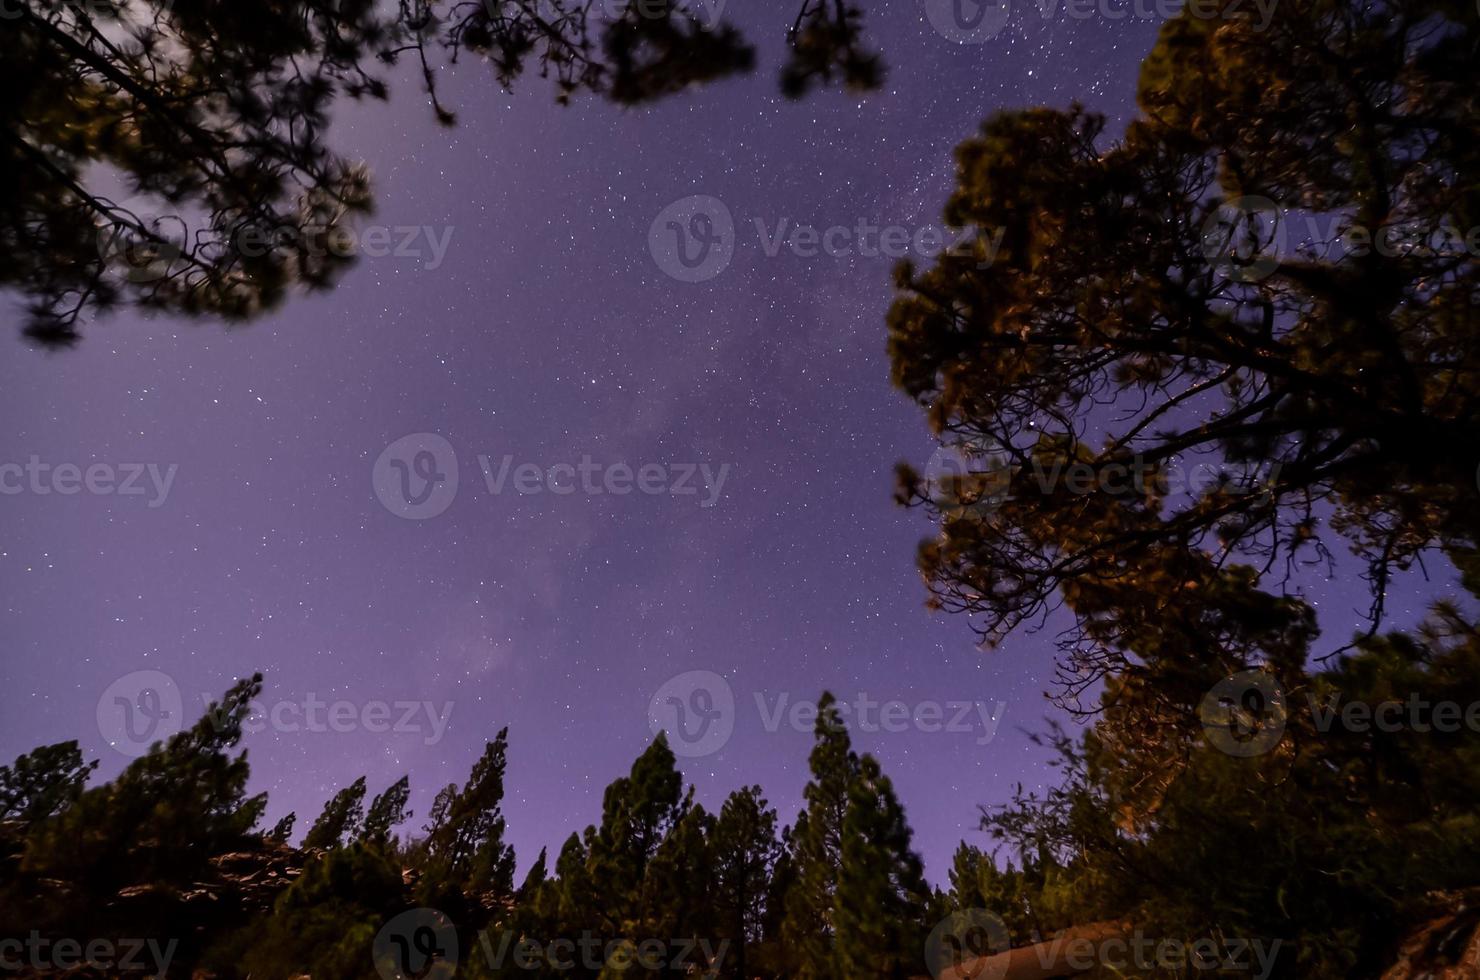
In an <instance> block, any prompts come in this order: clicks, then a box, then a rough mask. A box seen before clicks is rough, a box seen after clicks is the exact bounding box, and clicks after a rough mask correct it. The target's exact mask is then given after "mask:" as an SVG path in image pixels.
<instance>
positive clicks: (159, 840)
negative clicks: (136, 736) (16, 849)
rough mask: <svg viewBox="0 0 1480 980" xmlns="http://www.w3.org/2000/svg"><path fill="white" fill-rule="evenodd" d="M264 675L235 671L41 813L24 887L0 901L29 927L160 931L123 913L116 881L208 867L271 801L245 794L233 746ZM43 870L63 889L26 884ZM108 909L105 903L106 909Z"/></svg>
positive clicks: (177, 875)
mask: <svg viewBox="0 0 1480 980" xmlns="http://www.w3.org/2000/svg"><path fill="white" fill-rule="evenodd" d="M261 690H262V675H261V674H255V675H253V676H252V677H251V678H249V679H246V680H241V681H238V682H237V683H236V684H234V685H232V687H231V688H230V689H229V690H228V691H227V692H226V694H225V696H224V697H223V698H222V699H221V700H220V701H218V702H212V703H211V704H210V705H209V706H207V708H206V710H205V713H204V714H203V715H202V717H201V718H200V719H199V720H197V721H196V723H195V724H194V725H192V726H191V727H190V728H187V729H185V730H183V731H180V732H177V733H176V734H174V735H172V736H171V737H170V738H169V739H168V740H166V741H165V742H162V743H156V744H155V745H153V746H151V747H150V749H149V752H148V753H147V754H145V755H144V756H142V757H140V758H138V759H135V760H134V761H133V762H131V763H130V764H129V765H128V766H127V768H125V769H124V770H123V772H122V773H120V774H119V775H118V777H117V778H116V779H114V780H113V781H112V782H110V783H105V784H103V785H101V786H98V787H95V788H93V789H89V790H86V791H85V792H83V793H82V795H81V796H79V797H78V798H77V800H76V802H74V803H73V804H72V805H71V806H69V807H67V808H66V809H64V810H62V811H61V812H60V813H58V814H56V815H55V816H53V817H51V818H50V819H46V820H42V821H39V822H38V823H37V824H36V825H35V827H34V830H33V831H32V833H31V835H30V837H29V839H28V841H27V843H26V854H25V859H24V863H23V866H22V873H23V875H24V876H25V877H24V880H23V881H21V882H18V883H16V887H17V888H18V889H19V890H20V892H21V893H24V894H26V895H29V896H31V897H32V898H35V897H38V896H39V901H37V902H36V904H35V905H34V906H33V905H32V904H31V902H30V901H29V900H27V899H25V898H22V899H21V900H20V901H15V900H12V901H10V902H8V903H6V904H7V907H6V908H4V909H0V912H3V914H4V916H5V917H7V918H9V917H20V918H21V919H22V920H23V921H25V922H27V923H28V926H27V928H38V929H42V930H45V929H46V928H48V927H50V926H52V925H58V924H60V925H65V924H66V923H75V922H80V921H81V922H87V921H90V922H98V923H100V922H102V921H105V916H106V917H107V918H109V919H111V920H114V921H115V922H118V923H120V924H119V925H118V929H119V930H120V931H119V932H118V933H117V934H120V935H139V936H147V935H165V933H163V932H148V931H135V930H147V929H156V930H157V929H163V928H165V924H164V923H163V922H160V921H126V920H127V917H128V915H129V914H130V913H129V912H128V911H127V910H126V909H120V908H118V907H117V906H116V903H115V902H114V900H115V897H116V896H117V895H118V892H119V890H120V889H122V888H125V887H128V886H132V885H149V886H151V887H155V888H159V889H162V890H164V891H169V890H171V889H178V888H184V887H185V886H187V885H188V884H189V883H190V882H193V881H198V880H201V879H202V878H203V877H209V876H210V874H211V871H210V859H211V858H212V857H213V856H215V855H217V854H222V853H225V852H226V851H228V850H231V849H236V848H240V847H243V846H245V845H246V844H247V843H248V840H249V834H250V832H251V830H252V828H253V827H254V826H256V824H257V821H258V820H259V819H260V818H261V816H262V811H263V809H264V808H265V807H266V805H267V798H266V796H265V795H261V794H259V795H257V796H252V797H248V796H247V795H246V784H247V779H248V777H249V775H250V767H249V766H248V764H247V758H246V753H245V752H242V753H241V754H240V755H236V756H232V755H231V754H230V752H231V750H232V749H233V748H235V747H236V745H237V743H238V742H239V741H240V740H241V735H242V725H243V723H244V722H245V720H246V718H247V716H248V715H249V714H250V712H251V704H252V701H253V699H255V698H256V697H257V695H258V694H260V693H261ZM42 879H54V880H57V881H64V882H67V883H68V886H69V887H68V888H67V889H66V890H65V891H59V890H57V889H52V888H48V889H43V888H40V887H39V885H37V886H35V887H31V886H28V885H27V884H26V882H31V883H33V885H34V883H36V882H39V881H40V880H42ZM105 910H106V911H105Z"/></svg>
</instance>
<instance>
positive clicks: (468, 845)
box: [426, 728, 514, 899]
mask: <svg viewBox="0 0 1480 980" xmlns="http://www.w3.org/2000/svg"><path fill="white" fill-rule="evenodd" d="M508 744H509V730H508V729H507V728H504V729H501V730H500V731H499V733H498V734H497V735H495V736H494V739H493V741H492V742H489V743H487V745H486V746H484V749H483V755H482V756H481V757H480V758H479V759H478V761H477V762H476V763H474V764H473V769H472V772H471V773H470V774H469V775H468V781H467V783H466V784H465V785H464V786H463V788H462V789H461V790H456V789H454V788H453V787H450V786H449V787H448V788H447V789H444V790H443V791H442V792H441V793H439V794H438V796H437V800H436V802H434V803H433V805H432V818H431V823H430V824H428V826H427V840H426V855H427V863H428V867H429V871H430V873H431V874H432V875H435V876H436V877H437V878H439V879H440V880H441V882H442V883H443V884H445V885H446V886H448V887H452V888H456V889H458V890H459V891H461V892H462V893H463V894H464V895H466V896H468V897H469V898H480V899H481V896H484V895H493V896H497V897H507V896H508V895H510V894H512V893H513V890H514V882H513V879H514V849H513V848H512V847H509V846H508V845H507V844H506V843H505V842H504V830H505V826H506V824H505V820H504V814H503V800H504V771H505V769H506V768H507V767H508Z"/></svg>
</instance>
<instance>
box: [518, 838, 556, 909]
mask: <svg viewBox="0 0 1480 980" xmlns="http://www.w3.org/2000/svg"><path fill="white" fill-rule="evenodd" d="M545 862H546V859H545V848H543V847H542V848H540V856H539V857H537V858H535V859H534V864H532V865H531V866H530V868H529V872H528V873H527V874H526V875H525V876H524V883H523V884H522V885H520V886H519V891H518V892H517V893H516V894H517V897H518V899H519V901H520V902H526V901H528V900H530V899H532V898H533V896H534V894H535V893H536V892H537V891H538V890H539V889H541V888H543V887H544V885H545V882H546V881H547V880H549V870H548V869H547V868H546V866H545Z"/></svg>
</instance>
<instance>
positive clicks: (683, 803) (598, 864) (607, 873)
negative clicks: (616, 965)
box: [587, 733, 690, 936]
mask: <svg viewBox="0 0 1480 980" xmlns="http://www.w3.org/2000/svg"><path fill="white" fill-rule="evenodd" d="M689 799H690V798H689V797H685V796H684V794H683V776H682V775H681V774H680V773H679V772H678V769H677V768H676V767H675V759H674V755H673V750H672V749H670V748H669V747H668V739H667V737H666V736H665V735H663V734H662V733H659V735H658V737H657V738H655V739H654V740H653V742H652V744H651V745H649V746H648V747H647V749H645V750H644V751H643V753H642V754H641V755H639V756H638V757H637V759H636V760H635V761H634V762H633V763H632V770H631V772H630V773H628V775H626V776H623V777H620V778H618V779H616V780H614V781H613V782H612V783H611V785H609V786H607V788H606V792H605V793H604V794H603V796H602V815H601V826H600V827H599V828H598V829H597V830H596V831H595V832H594V834H593V835H592V837H591V840H590V842H589V846H588V858H587V861H588V865H587V866H588V869H589V874H590V879H591V887H592V888H593V889H594V893H595V896H596V900H597V901H598V902H600V903H601V908H600V912H599V921H598V922H597V923H595V924H593V926H594V928H597V929H599V930H600V931H602V932H604V933H605V934H607V935H612V936H619V935H623V934H624V933H625V931H626V927H627V925H628V924H630V923H631V922H632V921H633V920H634V919H635V918H636V917H637V915H638V908H637V906H638V902H639V901H640V898H641V895H640V890H641V887H642V880H643V876H644V874H645V873H646V871H647V866H648V862H649V861H651V860H652V859H653V855H654V854H656V853H657V850H658V846H659V845H660V844H661V843H662V841H663V838H664V837H666V836H667V834H668V832H669V830H671V829H672V828H673V827H674V826H675V825H676V824H677V822H678V821H679V820H680V819H681V818H682V817H683V815H684V813H685V812H686V811H687V808H688V806H689Z"/></svg>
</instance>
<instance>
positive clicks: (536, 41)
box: [0, 0, 882, 347]
mask: <svg viewBox="0 0 1480 980" xmlns="http://www.w3.org/2000/svg"><path fill="white" fill-rule="evenodd" d="M11 9H13V11H14V16H13V17H12V16H10V15H9V14H7V19H6V31H5V37H6V57H5V62H4V64H3V66H0V87H3V88H4V89H5V91H6V92H7V93H8V94H9V96H10V97H9V98H8V99H7V101H6V104H5V107H4V108H3V109H0V131H3V133H4V137H5V138H4V145H3V147H0V188H3V189H0V249H3V257H4V261H3V262H0V287H5V288H7V289H9V290H12V291H15V292H18V293H19V294H20V295H21V296H22V297H23V298H24V300H25V303H26V307H27V311H28V312H27V319H26V326H25V332H26V334H27V335H28V336H29V337H30V338H31V339H32V340H34V341H36V342H38V343H41V344H44V345H48V346H53V347H55V346H66V345H70V344H73V343H75V342H76V341H77V340H78V339H79V338H80V334H81V325H82V324H83V323H84V322H85V319H86V316H87V315H89V314H91V313H95V312H96V313H101V312H104V311H107V310H109V309H111V308H113V307H115V306H117V305H118V304H121V303H128V304H133V305H136V306H139V307H142V308H145V309H154V310H165V311H171V312H178V313H185V314H192V315H209V316H213V317H219V318H224V319H228V320H240V319H245V318H249V317H252V316H255V315H257V314H259V313H261V312H262V311H264V310H267V309H270V308H272V307H274V306H276V305H277V304H279V303H281V302H283V300H284V299H285V298H286V297H287V296H288V295H289V293H290V291H291V290H292V289H294V288H303V289H310V290H312V289H323V288H327V287H329V286H331V285H332V284H333V283H334V281H335V280H336V278H337V277H338V276H339V275H340V274H341V273H342V272H343V271H344V269H345V268H346V267H347V266H348V264H349V263H350V261H351V260H352V258H353V256H352V247H351V244H350V242H349V240H348V238H347V237H346V229H347V228H348V223H349V222H350V221H352V220H353V219H354V218H355V217H356V216H357V215H360V214H363V213H366V212H367V211H368V210H369V208H370V206H371V204H372V194H371V187H370V175H369V174H368V173H367V171H366V169H365V168H364V166H363V165H361V164H359V163H356V162H354V161H351V160H349V159H346V158H345V157H344V156H343V155H342V154H340V153H338V152H336V151H335V150H334V148H333V147H332V146H330V145H329V144H328V142H327V139H326V134H327V127H328V119H329V113H330V111H331V109H332V108H333V107H334V105H335V104H336V103H337V102H338V101H339V100H341V99H351V100H361V99H366V98H370V99H382V100H383V99H386V98H387V97H388V93H389V87H388V83H387V81H386V76H387V74H388V73H389V72H390V71H391V69H392V66H394V65H397V64H398V63H401V62H404V61H408V60H409V61H410V62H412V63H413V64H414V66H415V68H416V71H417V74H418V77H419V78H420V82H421V85H422V87H423V88H424V90H425V92H426V93H427V95H428V97H429V99H430V101H431V103H432V106H433V110H434V113H435V115H436V117H437V119H438V120H439V121H441V122H442V123H445V124H449V125H450V124H452V123H453V122H454V121H455V114H454V113H453V111H452V110H450V109H448V108H447V107H446V106H444V105H443V103H442V102H441V100H440V98H439V97H438V94H437V77H438V74H439V72H440V71H441V70H442V69H443V68H444V67H446V66H448V65H451V64H453V63H455V62H456V61H457V60H458V59H459V57H460V56H465V55H468V56H473V57H476V58H478V59H481V60H485V61H487V63H488V64H489V65H490V66H491V68H492V73H493V76H494V81H495V82H496V83H497V84H499V85H501V86H502V87H504V88H510V87H512V86H513V85H514V84H515V82H516V81H517V80H519V79H520V78H521V77H523V76H525V74H526V73H528V72H531V71H532V72H535V73H537V74H538V75H539V76H541V77H543V78H546V79H549V80H550V81H551V82H552V83H553V85H554V87H555V96H556V99H557V100H558V101H560V102H567V101H569V100H570V99H572V98H574V97H576V96H578V95H582V94H587V95H594V96H599V97H603V98H607V99H610V100H611V101H613V102H616V103H618V104H622V105H635V104H640V103H645V102H650V101H652V100H655V99H659V98H663V97H666V96H670V95H673V94H674V93H677V92H681V91H684V90H686V89H688V88H689V87H691V86H694V85H699V84H703V83H706V82H711V81H714V80H716V79H721V78H725V77H729V76H733V75H735V74H738V73H743V72H748V71H750V70H751V69H752V68H753V67H754V64H755V52H754V50H753V48H752V47H751V45H750V44H749V43H748V42H747V41H746V40H745V39H744V38H743V37H742V36H741V35H740V33H739V31H738V30H737V29H736V28H735V27H734V26H733V25H731V24H729V23H728V22H726V21H724V20H722V19H721V18H720V17H719V16H718V14H716V13H714V9H715V8H713V7H710V6H708V5H706V4H704V3H703V2H695V3H693V4H691V5H684V4H681V3H679V2H677V0H623V2H621V3H620V4H618V5H616V6H615V7H611V8H610V9H609V8H608V7H607V6H603V5H599V4H597V5H593V4H590V3H586V2H571V0H480V2H473V0H450V2H436V0H402V2H400V3H397V4H394V5H390V6H386V5H381V4H376V3H374V2H372V0H264V2H260V3H253V4H251V5H250V6H247V5H242V4H232V3H219V2H210V0H206V2H202V0H106V2H98V3H50V2H46V0H18V2H17V3H15V4H12V5H11ZM787 36H788V43H787V48H786V51H787V60H786V62H785V65H784V67H783V69H782V76H781V84H782V87H783V89H784V90H785V91H786V92H787V93H788V94H790V95H793V96H800V95H801V94H803V93H804V92H806V91H807V90H809V89H811V88H815V87H818V86H821V85H828V84H846V85H848V86H851V87H854V88H868V87H873V86H876V85H878V84H879V82H880V80H881V78H882V63H881V61H880V59H879V58H878V56H877V55H876V54H874V53H872V52H871V51H869V50H868V49H867V47H866V45H865V42H864V41H863V39H862V13H861V11H860V10H859V9H858V8H856V7H854V6H853V5H851V4H847V3H824V2H820V0H803V3H802V6H801V9H800V10H799V12H798V14H797V18H796V21H795V24H794V25H793V27H792V29H791V30H790V31H789V32H788V35H787Z"/></svg>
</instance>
